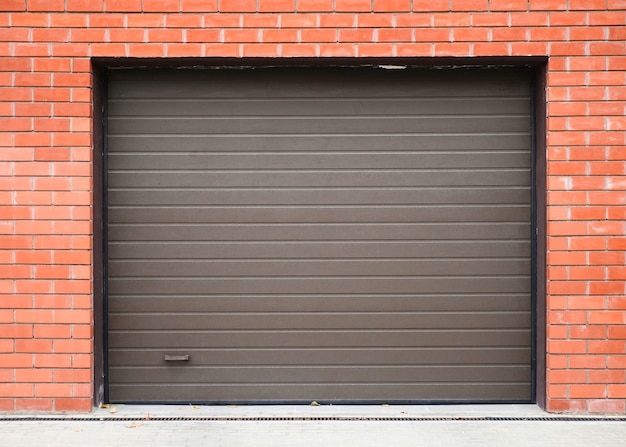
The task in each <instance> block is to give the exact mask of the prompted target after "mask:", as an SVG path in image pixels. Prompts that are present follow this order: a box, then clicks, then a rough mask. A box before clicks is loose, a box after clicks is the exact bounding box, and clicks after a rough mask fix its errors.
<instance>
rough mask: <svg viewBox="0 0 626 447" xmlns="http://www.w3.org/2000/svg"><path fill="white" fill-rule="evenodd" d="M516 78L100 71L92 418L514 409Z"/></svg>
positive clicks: (526, 313) (522, 315)
mask: <svg viewBox="0 0 626 447" xmlns="http://www.w3.org/2000/svg"><path fill="white" fill-rule="evenodd" d="M529 79H530V74H529V73H528V72H527V71H525V70H466V69H459V70H449V71H445V70H418V69H407V70H393V71H390V70H382V69H375V68H367V69H365V68H360V69H357V68H343V69H330V68H317V69H314V68H310V69H309V68H307V69H303V68H281V69H250V70H234V69H221V70H119V71H115V70H114V71H111V72H110V73H109V98H108V142H107V148H108V154H107V164H108V173H107V177H108V246H107V252H108V307H109V315H108V319H109V320H108V327H109V335H108V337H109V338H108V346H109V350H108V363H109V370H108V384H109V385H108V386H109V389H108V391H109V397H110V400H111V401H115V402H268V403H269V402H286V401H292V402H308V401H312V400H317V401H326V402H342V401H344V402H347V401H349V402H376V401H381V402H382V401H385V402H391V401H415V402H420V401H442V402H443V401H474V402H486V401H531V400H532V398H533V396H532V395H531V389H532V387H531V382H532V378H531V244H530V239H531V238H530V232H531V222H530V219H531V218H530V216H531V212H530V207H531V185H530V178H531V175H530V165H531V161H530V160H531V154H530V144H531V143H530V142H531V134H530V132H531V130H530V122H531V118H530V113H531V110H530V93H531V92H530V90H531V88H530V81H529ZM177 355H178V356H181V355H185V356H186V355H188V356H189V357H188V360H187V361H166V360H165V358H166V356H177ZM170 359H171V357H170Z"/></svg>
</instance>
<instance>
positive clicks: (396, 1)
mask: <svg viewBox="0 0 626 447" xmlns="http://www.w3.org/2000/svg"><path fill="white" fill-rule="evenodd" d="M483 1H484V0H483ZM373 3H374V11H375V12H401V11H410V10H411V0H374V2H373Z"/></svg>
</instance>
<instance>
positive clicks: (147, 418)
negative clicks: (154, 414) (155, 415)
mask: <svg viewBox="0 0 626 447" xmlns="http://www.w3.org/2000/svg"><path fill="white" fill-rule="evenodd" d="M144 419H145V420H146V421H149V420H150V413H146V417H145V418H144Z"/></svg>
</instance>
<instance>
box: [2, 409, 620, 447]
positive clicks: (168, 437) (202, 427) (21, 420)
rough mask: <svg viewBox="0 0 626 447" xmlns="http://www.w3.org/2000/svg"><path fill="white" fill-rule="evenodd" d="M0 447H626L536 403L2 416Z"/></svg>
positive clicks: (604, 421) (608, 420)
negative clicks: (547, 410) (545, 410)
mask: <svg viewBox="0 0 626 447" xmlns="http://www.w3.org/2000/svg"><path fill="white" fill-rule="evenodd" d="M0 445H2V446H7V447H8V446H10V447H22V446H40V447H44V446H48V447H73V446H81V447H82V446H90V447H92V446H93V447H98V446H103V447H104V446H106V447H114V446H133V447H144V446H146V447H148V446H150V447H153V446H156V447H158V446H228V447H237V446H246V447H249V446H258V447H266V446H289V447H299V446H302V447H308V446H315V447H319V446H350V447H352V446H359V447H370V446H371V447H374V446H375V447H381V446H405V445H406V446H420V447H423V446H426V447H429V446H481V447H484V446H506V447H515V446H535V445H540V446H568V447H575V446H593V447H599V446H607V447H608V446H611V447H613V446H626V416H624V415H622V416H613V417H611V416H606V417H598V416H575V415H554V414H548V413H544V412H543V411H541V410H540V409H539V408H537V407H536V406H534V405H471V406H466V405H451V406H450V405H446V406H430V405H423V406H422V405H420V406H400V405H398V406H396V405H390V406H330V405H329V406H326V405H324V406H214V407H213V406H185V405H172V406H125V405H114V406H111V407H108V408H102V409H98V410H96V411H94V412H92V413H89V414H69V415H41V414H40V415H21V414H20V415H12V414H0Z"/></svg>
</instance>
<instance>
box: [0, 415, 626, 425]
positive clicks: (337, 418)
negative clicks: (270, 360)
mask: <svg viewBox="0 0 626 447" xmlns="http://www.w3.org/2000/svg"><path fill="white" fill-rule="evenodd" d="M137 421H155V422H195V421H206V422H317V421H339V422H510V421H519V422H538V421H541V422H626V417H578V416H555V417H492V416H468V417H458V416H449V417H446V416H432V417H428V416H421V417H375V416H374V417H369V416H363V417H361V416H354V417H351V416H321V417H309V416H285V417H280V416H260V417H220V416H199V417H158V416H156V417H153V416H143V417H142V416H130V417H98V416H92V417H72V416H61V417H45V416H44V417H0V423H2V422H137Z"/></svg>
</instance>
